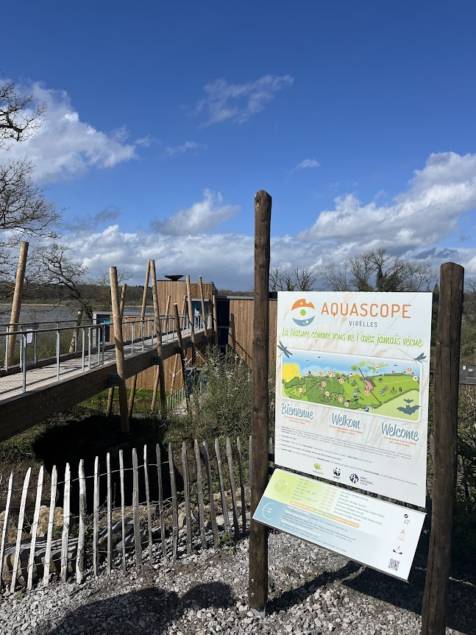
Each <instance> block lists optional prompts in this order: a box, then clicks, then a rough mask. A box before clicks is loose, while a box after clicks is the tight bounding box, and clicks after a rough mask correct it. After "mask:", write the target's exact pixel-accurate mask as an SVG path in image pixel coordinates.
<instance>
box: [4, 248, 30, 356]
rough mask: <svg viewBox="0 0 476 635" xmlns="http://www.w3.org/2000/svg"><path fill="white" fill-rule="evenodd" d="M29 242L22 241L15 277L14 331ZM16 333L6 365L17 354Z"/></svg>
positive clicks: (12, 329)
mask: <svg viewBox="0 0 476 635" xmlns="http://www.w3.org/2000/svg"><path fill="white" fill-rule="evenodd" d="M28 244H29V243H27V242H26V241H25V240H22V241H21V243H20V254H19V256H18V265H17V273H16V277H15V289H14V291H13V300H12V310H11V313H10V326H9V330H10V331H14V330H15V328H16V326H17V324H18V321H19V319H20V311H21V301H22V295H23V285H24V282H25V271H26V261H27V258H28ZM16 339H17V338H16V335H10V337H9V338H8V347H7V359H6V360H5V366H7V367H8V365H9V364H12V363H13V356H14V355H15V342H16Z"/></svg>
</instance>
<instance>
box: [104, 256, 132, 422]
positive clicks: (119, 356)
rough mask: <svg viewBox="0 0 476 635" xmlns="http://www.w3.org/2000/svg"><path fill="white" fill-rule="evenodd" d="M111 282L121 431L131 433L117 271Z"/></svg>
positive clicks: (111, 276)
mask: <svg viewBox="0 0 476 635" xmlns="http://www.w3.org/2000/svg"><path fill="white" fill-rule="evenodd" d="M109 280H110V283H111V305H112V320H113V328H114V345H115V349H116V368H117V376H118V379H119V386H118V388H119V409H120V413H121V430H122V432H124V433H127V432H129V413H128V409H127V391H126V374H125V370H124V342H123V340H122V318H121V309H120V306H119V296H118V284H117V269H116V267H110V268H109Z"/></svg>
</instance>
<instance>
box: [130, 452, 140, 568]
mask: <svg viewBox="0 0 476 635" xmlns="http://www.w3.org/2000/svg"><path fill="white" fill-rule="evenodd" d="M132 521H133V524H134V553H135V559H136V565H137V566H138V567H140V566H142V541H141V535H140V523H139V467H138V462H137V450H136V449H135V448H132Z"/></svg>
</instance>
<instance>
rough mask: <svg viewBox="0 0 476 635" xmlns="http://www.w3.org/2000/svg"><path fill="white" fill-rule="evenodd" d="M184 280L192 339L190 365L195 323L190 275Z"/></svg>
mask: <svg viewBox="0 0 476 635" xmlns="http://www.w3.org/2000/svg"><path fill="white" fill-rule="evenodd" d="M185 282H186V285H187V313H188V321H189V323H190V339H191V340H192V366H195V351H196V349H195V325H194V315H193V307H192V292H191V287H190V276H186V278H185Z"/></svg>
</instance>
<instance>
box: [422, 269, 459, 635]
mask: <svg viewBox="0 0 476 635" xmlns="http://www.w3.org/2000/svg"><path fill="white" fill-rule="evenodd" d="M463 281H464V269H463V267H461V266H460V265H456V264H454V263H452V262H447V263H444V264H443V265H441V268H440V298H439V307H438V339H437V347H436V364H435V379H434V381H435V387H434V411H433V435H434V436H433V441H434V442H433V446H434V456H433V487H432V510H431V533H430V548H429V553H428V563H427V573H426V580H425V591H424V596H423V610H422V630H421V632H422V634H423V635H439V634H440V633H441V634H444V633H445V631H446V610H447V601H448V579H449V574H450V566H451V536H452V532H453V510H454V501H455V490H456V474H457V442H458V397H459V373H460V369H459V361H460V343H461V318H462V314H463V288H464V287H463V284H464V282H463Z"/></svg>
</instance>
